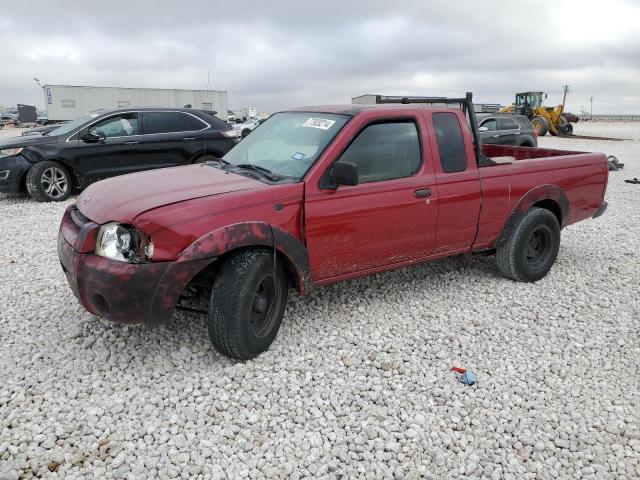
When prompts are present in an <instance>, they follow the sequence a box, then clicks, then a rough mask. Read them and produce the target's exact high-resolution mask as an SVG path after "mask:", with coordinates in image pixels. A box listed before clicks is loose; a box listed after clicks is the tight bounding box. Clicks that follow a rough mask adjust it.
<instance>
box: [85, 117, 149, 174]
mask: <svg viewBox="0 0 640 480" xmlns="http://www.w3.org/2000/svg"><path fill="white" fill-rule="evenodd" d="M138 120H139V118H138V114H137V113H135V112H129V113H123V114H118V115H113V116H110V117H107V118H105V119H101V120H99V121H98V122H96V123H95V124H93V125H90V126H89V127H87V128H86V129H84V130H83V131H82V132H81V133H80V135H79V138H80V140H79V141H78V170H79V171H80V174H81V176H83V177H86V178H87V179H88V180H89V181H90V182H91V181H95V180H99V179H101V178H107V177H113V176H115V175H122V174H125V173H131V172H136V171H138V170H139V169H140V164H141V162H142V157H141V151H140V142H142V135H140V128H139V122H138ZM87 131H92V132H94V133H99V134H101V135H103V137H104V138H103V139H102V140H100V141H98V142H86V141H84V140H82V136H83V135H84V134H85V133H86V132H87Z"/></svg>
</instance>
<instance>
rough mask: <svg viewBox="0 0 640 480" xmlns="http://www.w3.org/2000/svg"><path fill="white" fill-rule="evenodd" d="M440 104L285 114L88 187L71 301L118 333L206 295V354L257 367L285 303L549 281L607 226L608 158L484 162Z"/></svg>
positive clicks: (493, 152) (68, 236)
mask: <svg viewBox="0 0 640 480" xmlns="http://www.w3.org/2000/svg"><path fill="white" fill-rule="evenodd" d="M429 100H430V99H421V101H422V102H423V103H424V105H397V104H391V105H346V106H331V107H312V108H300V109H297V110H292V111H286V112H281V113H277V114H275V115H273V116H272V117H271V118H269V119H268V120H267V121H266V122H265V123H264V124H262V125H261V126H260V127H258V128H257V129H256V130H255V131H254V132H252V133H251V134H250V135H249V136H247V137H246V138H245V139H244V140H243V141H242V142H240V143H239V144H238V145H236V146H235V147H234V148H233V149H232V150H231V151H230V152H229V153H227V154H226V155H225V156H224V157H223V158H221V159H219V160H215V161H211V162H208V163H205V164H199V165H193V166H186V167H175V168H167V169H162V170H155V171H151V172H144V173H135V174H131V175H125V176H121V177H117V178H113V179H108V180H104V181H101V182H98V183H96V184H94V185H92V186H91V187H89V188H87V189H86V190H85V191H84V192H83V193H82V195H80V197H79V198H78V201H77V204H76V205H72V206H70V207H69V208H68V209H67V211H66V212H65V214H64V217H63V219H62V224H61V226H60V232H59V236H58V255H59V258H60V262H61V264H62V267H63V269H64V272H65V273H66V276H67V279H68V282H69V285H70V286H71V289H72V290H73V292H74V294H75V295H76V296H77V297H78V299H79V301H80V302H81V303H82V305H83V306H84V307H85V308H86V309H87V310H89V311H90V312H92V313H94V314H96V315H99V316H102V317H106V318H108V319H111V320H114V321H119V322H146V323H167V322H170V321H171V319H172V316H173V311H174V309H175V308H189V307H187V306H185V305H184V301H185V298H187V297H189V296H191V295H193V294H195V293H201V294H203V295H206V296H207V297H206V298H207V299H208V310H206V311H205V310H202V311H201V313H203V314H206V315H207V317H208V327H209V336H210V338H211V341H212V342H213V344H214V346H215V347H216V348H217V349H218V350H219V351H220V352H222V353H224V354H226V355H228V356H231V357H233V358H236V359H242V360H244V359H249V358H252V357H255V356H256V355H258V354H259V353H261V352H263V351H264V350H266V349H267V348H268V347H269V345H270V344H271V342H272V341H273V339H274V337H275V336H276V333H277V331H278V328H279V326H280V323H281V320H282V317H283V313H284V309H285V304H286V300H287V294H288V289H289V286H293V287H294V288H296V289H297V290H298V291H299V292H300V293H301V294H305V293H307V292H309V291H310V290H311V289H312V288H314V287H317V286H320V285H325V284H329V283H333V282H337V281H340V280H346V279H350V278H354V277H358V276H362V275H369V274H372V273H375V272H380V271H383V270H389V269H392V268H398V267H404V266H407V265H414V264H417V263H421V262H425V261H428V260H431V259H435V258H440V257H445V256H449V255H456V254H461V253H469V252H493V251H495V254H496V259H497V266H498V269H499V270H500V272H501V273H502V274H503V275H505V276H506V277H509V278H511V279H513V280H519V281H524V282H534V281H536V280H538V279H540V278H542V277H543V276H545V275H546V274H547V272H548V271H549V270H550V268H551V266H552V265H553V263H554V261H555V259H556V256H557V253H558V247H559V243H560V230H561V229H562V228H564V227H566V226H567V225H570V224H572V223H575V222H578V221H580V220H584V219H587V218H590V217H597V216H599V215H601V214H602V213H603V212H604V210H605V208H606V206H607V204H606V202H605V201H604V195H605V190H606V186H607V178H608V168H607V160H606V158H605V156H604V155H603V154H600V153H580V152H570V151H559V150H550V149H541V148H526V147H507V146H501V145H485V146H482V145H481V143H480V141H479V140H478V133H477V127H476V123H475V116H474V113H473V104H472V102H471V96H470V95H469V94H468V95H467V97H465V98H460V99H449V100H443V99H433V100H432V101H429ZM385 101H388V102H399V103H403V102H406V101H407V100H406V99H386V100H385ZM196 311H200V310H196Z"/></svg>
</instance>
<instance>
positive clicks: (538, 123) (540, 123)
mask: <svg viewBox="0 0 640 480" xmlns="http://www.w3.org/2000/svg"><path fill="white" fill-rule="evenodd" d="M531 125H533V128H534V130H535V131H536V132H538V136H539V137H544V136H545V135H546V134H547V132H548V131H549V121H548V120H547V119H546V118H544V117H541V116H540V115H536V116H535V117H533V118H532V119H531Z"/></svg>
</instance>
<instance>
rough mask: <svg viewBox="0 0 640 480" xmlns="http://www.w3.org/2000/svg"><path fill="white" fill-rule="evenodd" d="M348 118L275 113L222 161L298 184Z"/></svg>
mask: <svg viewBox="0 0 640 480" xmlns="http://www.w3.org/2000/svg"><path fill="white" fill-rule="evenodd" d="M350 118H351V117H350V116H349V115H336V114H329V113H316V112H313V113H309V112H283V113H276V114H275V115H272V116H271V117H269V119H268V120H266V121H265V122H264V123H263V124H262V125H261V126H260V128H257V129H255V130H254V131H253V132H251V134H250V135H248V136H247V137H246V138H245V139H244V140H242V141H241V142H240V143H239V144H238V145H236V146H235V147H233V149H231V151H229V153H227V154H226V155H225V156H224V157H223V159H224V160H225V161H226V162H228V163H229V164H231V165H236V166H238V165H239V166H245V167H246V166H250V167H249V168H251V167H254V168H255V167H258V169H261V170H264V171H267V172H269V173H273V174H275V175H281V176H284V177H289V178H293V179H296V180H300V179H301V178H302V177H303V176H304V175H305V173H307V170H309V168H310V167H311V165H313V163H314V162H315V161H316V160H317V159H318V156H319V155H320V154H321V153H322V152H323V151H324V149H325V148H326V146H327V145H328V144H329V142H331V140H333V138H334V137H335V136H336V135H337V134H338V132H339V131H340V130H341V129H342V127H343V126H344V125H345V124H346V123H347V122H348V121H349V119H350Z"/></svg>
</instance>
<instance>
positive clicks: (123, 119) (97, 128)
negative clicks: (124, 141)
mask: <svg viewBox="0 0 640 480" xmlns="http://www.w3.org/2000/svg"><path fill="white" fill-rule="evenodd" d="M89 131H90V132H92V133H97V134H102V135H104V136H105V137H107V138H110V137H128V136H130V135H138V134H139V133H140V132H139V130H138V114H137V113H123V114H122V115H117V116H115V117H109V118H107V119H105V120H102V121H101V122H98V123H96V124H95V125H92V126H91V127H90V128H89Z"/></svg>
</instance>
